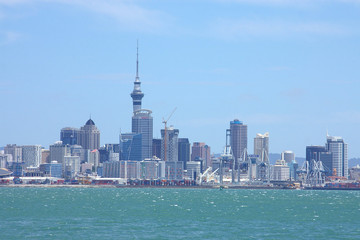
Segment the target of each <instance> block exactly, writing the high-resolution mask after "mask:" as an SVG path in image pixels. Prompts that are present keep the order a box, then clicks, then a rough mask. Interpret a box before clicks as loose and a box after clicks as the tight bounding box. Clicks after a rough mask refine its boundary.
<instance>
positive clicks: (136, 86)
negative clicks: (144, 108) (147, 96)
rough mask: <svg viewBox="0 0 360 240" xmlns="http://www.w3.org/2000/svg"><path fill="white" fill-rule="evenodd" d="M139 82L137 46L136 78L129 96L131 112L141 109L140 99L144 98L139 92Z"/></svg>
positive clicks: (137, 47) (137, 48)
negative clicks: (131, 100)
mask: <svg viewBox="0 0 360 240" xmlns="http://www.w3.org/2000/svg"><path fill="white" fill-rule="evenodd" d="M140 86H141V82H140V78H139V44H137V46H136V77H135V82H134V90H133V91H132V93H131V94H130V96H131V98H132V99H133V112H134V113H135V112H136V111H138V110H140V109H141V99H142V98H143V97H144V94H143V93H142V92H141V88H140Z"/></svg>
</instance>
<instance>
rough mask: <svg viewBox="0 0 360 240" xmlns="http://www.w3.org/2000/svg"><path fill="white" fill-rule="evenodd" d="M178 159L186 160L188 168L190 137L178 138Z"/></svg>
mask: <svg viewBox="0 0 360 240" xmlns="http://www.w3.org/2000/svg"><path fill="white" fill-rule="evenodd" d="M178 161H182V162H184V167H185V169H186V162H188V161H190V142H189V139H188V138H179V139H178Z"/></svg>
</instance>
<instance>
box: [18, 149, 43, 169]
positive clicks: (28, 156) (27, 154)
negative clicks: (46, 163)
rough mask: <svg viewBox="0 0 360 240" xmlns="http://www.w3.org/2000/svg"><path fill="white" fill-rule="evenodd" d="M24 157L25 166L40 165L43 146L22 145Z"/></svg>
mask: <svg viewBox="0 0 360 240" xmlns="http://www.w3.org/2000/svg"><path fill="white" fill-rule="evenodd" d="M22 158H23V160H22V161H23V162H24V164H25V167H39V166H40V162H41V146H40V145H28V146H22Z"/></svg>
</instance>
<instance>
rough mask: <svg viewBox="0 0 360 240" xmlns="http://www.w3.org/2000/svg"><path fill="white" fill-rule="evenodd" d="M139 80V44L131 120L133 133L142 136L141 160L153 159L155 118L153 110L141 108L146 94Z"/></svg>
mask: <svg viewBox="0 0 360 240" xmlns="http://www.w3.org/2000/svg"><path fill="white" fill-rule="evenodd" d="M140 85H141V82H140V79H139V44H137V47H136V77H135V82H134V90H133V92H132V93H131V94H130V96H131V98H132V99H133V116H132V119H131V125H132V126H131V129H132V130H131V132H132V133H135V134H141V160H144V159H146V158H151V157H152V140H153V118H152V116H151V113H152V112H151V110H148V109H142V108H141V99H142V98H143V97H144V94H143V93H142V92H141V89H140ZM130 160H132V159H130Z"/></svg>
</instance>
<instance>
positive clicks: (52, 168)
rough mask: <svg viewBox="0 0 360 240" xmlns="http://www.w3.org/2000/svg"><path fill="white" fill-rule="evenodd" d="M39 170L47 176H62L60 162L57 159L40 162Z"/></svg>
mask: <svg viewBox="0 0 360 240" xmlns="http://www.w3.org/2000/svg"><path fill="white" fill-rule="evenodd" d="M40 171H41V172H42V173H43V174H44V176H46V177H47V176H48V177H57V178H61V177H62V164H61V163H58V162H57V161H52V162H51V163H43V164H40Z"/></svg>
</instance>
